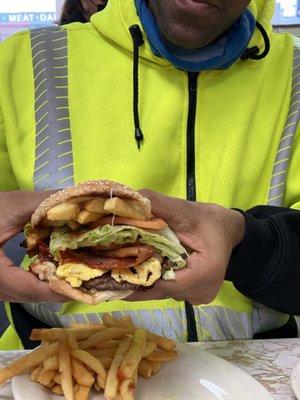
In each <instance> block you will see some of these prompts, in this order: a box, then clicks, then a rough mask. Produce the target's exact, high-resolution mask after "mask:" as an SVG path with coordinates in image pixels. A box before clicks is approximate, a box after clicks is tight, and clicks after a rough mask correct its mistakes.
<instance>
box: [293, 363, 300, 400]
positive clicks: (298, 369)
mask: <svg viewBox="0 0 300 400" xmlns="http://www.w3.org/2000/svg"><path fill="white" fill-rule="evenodd" d="M291 384H292V388H293V392H294V394H295V397H296V399H297V400H300V362H298V364H296V365H295V367H294V369H293V371H292V374H291Z"/></svg>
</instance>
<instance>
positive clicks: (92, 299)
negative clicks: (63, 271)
mask: <svg viewBox="0 0 300 400" xmlns="http://www.w3.org/2000/svg"><path fill="white" fill-rule="evenodd" d="M49 286H50V289H51V290H53V292H56V293H59V294H62V295H64V296H66V297H69V298H70V299H73V300H77V301H80V302H81V303H86V304H91V305H96V304H99V303H102V302H103V301H108V300H121V299H125V298H126V297H128V296H129V295H131V293H132V292H133V290H101V292H96V293H91V294H89V293H86V292H83V291H82V290H79V289H75V288H73V287H72V286H71V285H70V284H69V283H68V282H67V281H65V280H63V279H59V278H56V277H54V276H53V277H51V278H50V280H49Z"/></svg>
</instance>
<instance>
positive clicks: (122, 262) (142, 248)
mask: <svg viewBox="0 0 300 400" xmlns="http://www.w3.org/2000/svg"><path fill="white" fill-rule="evenodd" d="M153 254H154V249H152V247H150V246H146V245H138V246H134V247H132V246H130V247H122V248H121V249H117V250H111V251H103V252H99V255H96V254H93V253H91V252H89V251H76V252H75V251H71V250H67V251H64V252H61V253H60V255H61V259H62V263H63V264H65V263H74V264H80V263H83V264H86V265H88V266H89V267H91V268H95V269H98V268H103V269H107V270H114V269H128V268H131V267H134V266H136V265H139V264H141V263H143V262H144V261H146V260H148V259H149V258H151V257H152V256H153Z"/></svg>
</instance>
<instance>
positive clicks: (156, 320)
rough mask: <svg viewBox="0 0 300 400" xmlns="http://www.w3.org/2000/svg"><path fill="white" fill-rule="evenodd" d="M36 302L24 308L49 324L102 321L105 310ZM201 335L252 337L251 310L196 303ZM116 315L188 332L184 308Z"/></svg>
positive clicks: (165, 330) (159, 329) (164, 331)
mask: <svg viewBox="0 0 300 400" xmlns="http://www.w3.org/2000/svg"><path fill="white" fill-rule="evenodd" d="M47 307H48V305H47V304H44V305H42V307H41V305H35V306H34V308H28V305H26V306H25V308H26V309H27V310H28V311H29V312H30V313H32V314H33V315H34V316H35V317H37V318H39V319H40V320H42V321H44V322H46V323H47V324H48V325H50V326H64V327H66V326H69V324H71V323H99V322H100V323H101V322H102V316H103V314H102V313H85V314H83V313H80V314H78V313H72V314H64V315H59V314H56V315H54V314H55V313H54V312H53V311H52V310H50V308H47ZM195 313H196V322H197V329H198V338H199V340H200V341H202V340H231V339H235V340H237V339H250V338H252V337H253V330H252V315H251V313H241V312H236V311H233V310H230V309H228V308H225V307H220V306H209V305H208V306H203V307H195ZM111 314H112V315H113V316H114V317H116V318H121V317H123V316H125V315H130V316H131V318H132V320H133V322H134V324H135V325H137V326H141V327H145V328H147V329H149V330H150V331H151V332H154V333H157V334H159V335H163V336H167V337H170V338H172V339H174V340H177V341H184V340H185V339H186V338H187V335H186V333H187V332H186V315H185V312H184V311H183V312H181V310H180V309H179V310H176V309H163V308H162V309H157V310H151V309H149V310H126V311H113V312H112V313H111Z"/></svg>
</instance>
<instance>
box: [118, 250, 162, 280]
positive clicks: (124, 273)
mask: <svg viewBox="0 0 300 400" xmlns="http://www.w3.org/2000/svg"><path fill="white" fill-rule="evenodd" d="M133 268H134V269H135V272H136V273H133V272H131V271H130V269H120V270H116V271H112V273H111V276H112V278H114V280H115V281H117V282H122V281H126V282H129V283H133V284H135V285H142V286H151V285H153V283H154V282H155V281H157V279H159V278H160V276H161V264H160V262H159V260H158V259H157V258H155V257H152V258H150V259H149V260H147V261H145V262H143V263H142V264H140V265H138V266H136V267H133Z"/></svg>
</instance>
